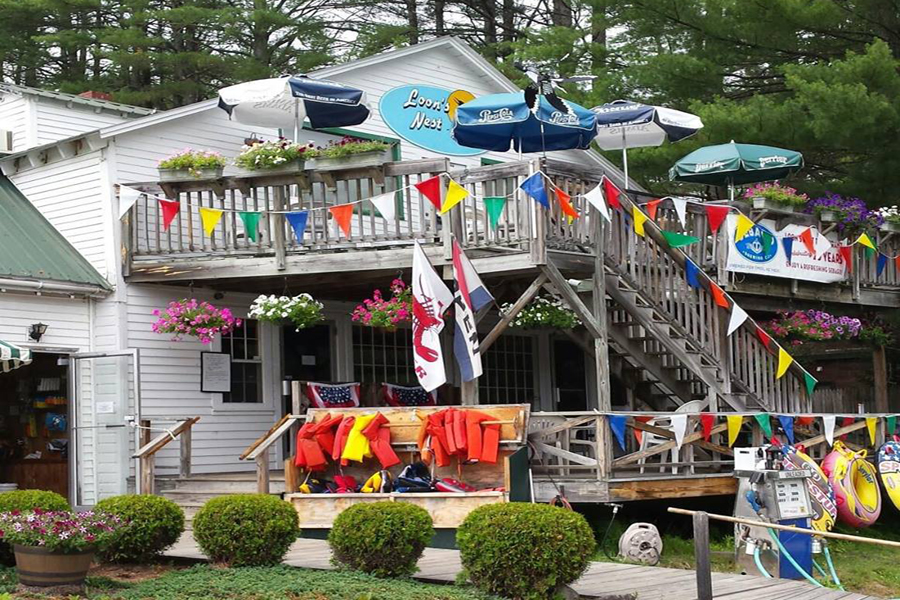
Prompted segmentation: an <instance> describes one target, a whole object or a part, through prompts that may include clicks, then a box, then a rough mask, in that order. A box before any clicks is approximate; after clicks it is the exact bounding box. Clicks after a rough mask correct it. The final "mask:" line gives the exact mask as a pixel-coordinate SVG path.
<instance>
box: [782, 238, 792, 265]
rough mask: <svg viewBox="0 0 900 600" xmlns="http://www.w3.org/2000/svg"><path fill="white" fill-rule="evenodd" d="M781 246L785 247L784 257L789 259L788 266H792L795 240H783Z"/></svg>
mask: <svg viewBox="0 0 900 600" xmlns="http://www.w3.org/2000/svg"><path fill="white" fill-rule="evenodd" d="M781 245H782V246H784V255H785V257H786V258H787V261H788V264H790V262H791V258H792V257H793V256H794V238H792V237H783V238H781Z"/></svg>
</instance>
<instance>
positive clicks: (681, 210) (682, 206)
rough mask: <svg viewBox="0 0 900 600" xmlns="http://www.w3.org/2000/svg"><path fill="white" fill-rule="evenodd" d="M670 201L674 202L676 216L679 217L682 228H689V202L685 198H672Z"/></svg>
mask: <svg viewBox="0 0 900 600" xmlns="http://www.w3.org/2000/svg"><path fill="white" fill-rule="evenodd" d="M670 200H671V201H672V207H673V208H674V209H675V214H676V215H678V221H679V222H680V223H681V228H682V229H684V228H685V227H687V200H685V199H683V198H670Z"/></svg>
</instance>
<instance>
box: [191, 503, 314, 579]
mask: <svg viewBox="0 0 900 600" xmlns="http://www.w3.org/2000/svg"><path fill="white" fill-rule="evenodd" d="M298 535H300V525H299V523H298V517H297V511H296V510H294V507H293V506H291V505H290V503H288V502H285V501H284V500H281V499H279V498H277V497H276V496H269V495H267V494H234V495H231V496H219V497H218V498H213V499H212V500H210V501H209V502H207V503H206V504H204V505H203V507H202V508H201V509H200V510H199V511H198V512H197V514H196V516H195V517H194V539H195V540H196V541H197V544H199V546H200V549H201V550H203V552H204V553H205V554H206V555H207V556H208V557H209V558H210V559H211V560H213V561H215V562H219V563H225V564H227V565H228V566H232V567H255V566H265V565H277V564H278V563H280V562H281V559H282V558H284V555H285V553H287V551H288V548H290V547H291V544H293V543H294V541H295V540H296V539H297V536H298Z"/></svg>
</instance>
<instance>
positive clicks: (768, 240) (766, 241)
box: [762, 231, 775, 256]
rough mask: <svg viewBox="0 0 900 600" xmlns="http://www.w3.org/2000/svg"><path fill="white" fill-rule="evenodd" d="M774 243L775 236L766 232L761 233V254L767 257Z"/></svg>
mask: <svg viewBox="0 0 900 600" xmlns="http://www.w3.org/2000/svg"><path fill="white" fill-rule="evenodd" d="M774 243H775V236H774V235H772V234H771V233H769V232H768V231H763V233H762V245H763V254H764V255H766V256H768V255H769V249H770V248H771V247H772V245H773V244H774Z"/></svg>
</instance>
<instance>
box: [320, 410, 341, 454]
mask: <svg viewBox="0 0 900 600" xmlns="http://www.w3.org/2000/svg"><path fill="white" fill-rule="evenodd" d="M343 420H344V417H342V416H341V415H334V416H331V415H325V418H324V419H322V420H321V421H319V422H318V423H317V424H316V430H315V437H316V441H317V442H319V446H321V447H322V451H323V452H325V453H326V454H329V455H330V454H331V452H332V450H334V429H335V428H336V427H337V426H338V425H340V424H341V421H343Z"/></svg>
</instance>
